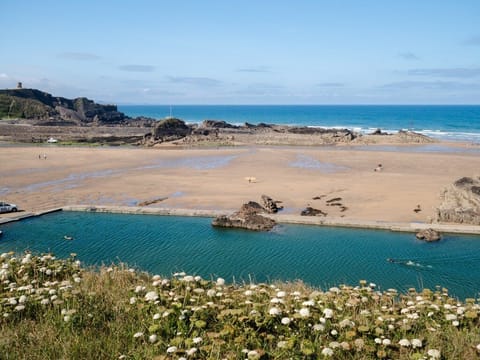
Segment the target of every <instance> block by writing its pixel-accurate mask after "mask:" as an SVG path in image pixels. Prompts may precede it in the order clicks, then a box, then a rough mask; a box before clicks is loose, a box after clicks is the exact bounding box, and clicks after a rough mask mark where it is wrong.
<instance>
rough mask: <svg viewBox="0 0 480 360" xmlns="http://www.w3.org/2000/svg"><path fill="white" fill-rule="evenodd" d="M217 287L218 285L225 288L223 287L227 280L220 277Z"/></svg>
mask: <svg viewBox="0 0 480 360" xmlns="http://www.w3.org/2000/svg"><path fill="white" fill-rule="evenodd" d="M217 285H218V286H223V285H225V279H224V278H221V277H219V278H218V279H217Z"/></svg>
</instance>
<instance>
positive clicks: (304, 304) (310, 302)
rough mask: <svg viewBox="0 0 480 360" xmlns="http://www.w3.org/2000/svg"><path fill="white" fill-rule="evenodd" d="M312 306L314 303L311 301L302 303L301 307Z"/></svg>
mask: <svg viewBox="0 0 480 360" xmlns="http://www.w3.org/2000/svg"><path fill="white" fill-rule="evenodd" d="M314 305H315V301H313V300H307V301H304V302H303V303H302V306H314Z"/></svg>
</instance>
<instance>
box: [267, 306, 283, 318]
mask: <svg viewBox="0 0 480 360" xmlns="http://www.w3.org/2000/svg"><path fill="white" fill-rule="evenodd" d="M268 313H269V314H270V315H272V316H277V315H280V314H281V313H282V311H281V310H280V309H279V308H277V307H272V308H271V309H270V310H268Z"/></svg>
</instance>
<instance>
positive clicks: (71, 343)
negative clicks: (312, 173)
mask: <svg viewBox="0 0 480 360" xmlns="http://www.w3.org/2000/svg"><path fill="white" fill-rule="evenodd" d="M479 316H480V304H479V303H478V302H476V301H475V300H473V299H467V300H466V301H464V302H459V301H457V300H455V299H453V298H450V297H449V296H448V292H447V291H446V290H445V289H436V290H435V291H429V290H424V291H423V292H422V293H417V292H415V291H413V290H412V291H411V292H409V293H407V294H398V293H397V292H396V291H395V290H393V289H392V290H388V291H384V292H379V291H376V290H375V285H374V284H367V283H366V282H361V284H360V285H358V286H355V287H351V286H340V287H338V288H331V289H328V290H323V291H321V290H318V289H312V288H309V287H306V286H304V285H303V284H302V283H295V284H287V283H275V284H242V285H229V284H225V282H224V281H223V279H217V280H215V281H209V280H204V279H202V278H200V277H198V276H196V277H195V276H190V275H186V274H174V275H173V276H172V277H170V278H163V277H160V276H157V275H155V276H151V275H148V274H145V273H140V272H138V271H134V270H133V269H128V268H126V267H124V266H112V267H102V268H101V269H99V270H98V271H92V270H91V269H86V268H84V267H82V266H81V264H80V262H79V261H77V260H76V258H75V256H74V254H72V257H71V258H69V259H64V260H62V259H56V258H55V257H54V256H51V255H41V256H32V255H31V254H24V255H22V256H18V255H15V254H13V253H8V254H2V255H1V256H0V334H1V336H0V358H2V359H20V358H21V359H59V358H62V359H180V358H184V359H224V358H225V359H245V358H248V359H260V358H262V359H287V358H294V359H301V358H312V359H315V358H335V359H375V358H391V359H475V358H478V357H479V354H480V333H479V331H478V328H479V326H480V318H479Z"/></svg>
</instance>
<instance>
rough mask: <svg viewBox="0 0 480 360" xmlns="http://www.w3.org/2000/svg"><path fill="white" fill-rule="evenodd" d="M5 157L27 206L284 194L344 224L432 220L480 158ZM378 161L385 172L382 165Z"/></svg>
mask: <svg viewBox="0 0 480 360" xmlns="http://www.w3.org/2000/svg"><path fill="white" fill-rule="evenodd" d="M373 146H374V145H372V147H373ZM43 154H45V155H46V157H47V158H46V159H44V158H43ZM39 155H41V156H40V157H41V158H40V159H39ZM0 163H1V164H2V175H1V177H0V198H1V199H2V200H5V201H7V202H13V203H15V204H17V205H18V206H19V207H20V208H21V209H23V210H25V211H28V212H37V211H42V210H45V209H51V208H55V207H63V206H68V205H78V204H87V205H109V206H136V205H137V204H138V203H140V202H144V201H151V200H155V199H161V198H166V199H165V200H162V201H158V202H155V203H153V204H151V205H149V206H148V207H152V208H165V209H191V210H221V211H225V212H229V211H233V210H235V209H238V208H239V207H240V205H241V204H242V203H244V202H247V201H250V200H254V201H260V197H261V195H262V194H266V195H268V196H270V197H272V198H273V199H275V200H280V201H282V205H283V206H284V208H285V209H284V210H283V211H282V212H283V213H284V214H286V215H298V214H299V213H300V211H301V210H303V209H304V208H305V207H306V206H312V207H314V208H317V209H321V210H322V211H324V212H326V213H327V214H328V215H327V219H330V218H332V219H333V218H337V219H342V220H341V221H345V222H348V221H352V222H355V221H377V222H404V223H415V222H426V223H428V222H430V219H432V218H433V217H434V213H435V208H436V206H437V205H438V204H439V195H440V192H441V191H442V189H443V188H444V187H445V186H447V185H449V184H451V183H452V182H453V181H455V180H456V179H458V178H460V177H462V176H472V175H475V169H479V168H480V157H479V156H478V153H476V152H471V151H468V148H467V147H465V151H458V146H456V147H455V151H452V152H443V151H436V152H424V151H408V149H407V150H406V151H395V152H394V151H384V150H382V149H381V148H380V149H378V151H370V150H365V149H356V148H348V147H341V148H334V147H301V148H300V147H241V148H220V149H175V150H167V149H161V148H160V149H140V148H126V147H122V148H81V147H56V146H52V147H33V146H32V147H20V146H12V147H9V146H4V147H1V148H0ZM378 164H382V168H383V170H382V171H380V172H376V171H374V169H375V167H377V165H378ZM248 178H253V179H254V181H250V182H249V181H248ZM314 197H320V199H317V200H314V199H313V198H314ZM333 198H341V199H340V200H337V201H335V203H337V204H338V203H339V204H341V205H334V206H332V205H329V204H331V203H328V202H327V201H328V200H330V199H333ZM418 205H420V208H421V211H419V212H415V211H414V209H415V208H417V206H418ZM1 216H2V217H5V216H6V215H3V214H2V215H1Z"/></svg>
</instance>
